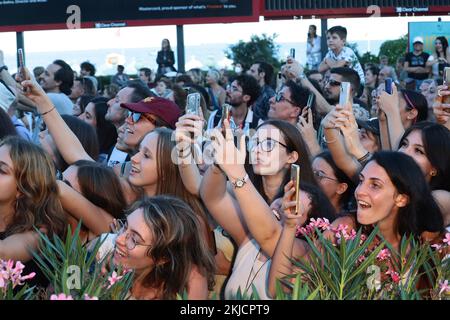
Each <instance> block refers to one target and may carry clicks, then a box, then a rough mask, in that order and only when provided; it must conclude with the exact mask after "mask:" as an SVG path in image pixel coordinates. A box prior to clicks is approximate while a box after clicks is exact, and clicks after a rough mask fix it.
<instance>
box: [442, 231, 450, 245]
mask: <svg viewBox="0 0 450 320" xmlns="http://www.w3.org/2000/svg"><path fill="white" fill-rule="evenodd" d="M442 242H444V243H446V244H447V245H448V246H450V232H447V233H446V234H445V238H444V240H442Z"/></svg>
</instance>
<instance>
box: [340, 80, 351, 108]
mask: <svg viewBox="0 0 450 320" xmlns="http://www.w3.org/2000/svg"><path fill="white" fill-rule="evenodd" d="M351 91H352V86H351V84H350V82H342V83H341V90H340V93H339V104H340V105H341V106H342V107H344V106H345V105H347V103H350V104H352V103H353V99H352V95H351Z"/></svg>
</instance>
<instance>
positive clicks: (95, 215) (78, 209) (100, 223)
mask: <svg viewBox="0 0 450 320" xmlns="http://www.w3.org/2000/svg"><path fill="white" fill-rule="evenodd" d="M57 183H58V189H59V197H60V201H61V204H62V206H63V208H64V210H65V211H66V212H67V213H68V214H70V215H71V216H73V217H74V218H76V219H77V220H82V222H83V225H85V226H86V227H87V228H88V229H89V230H90V231H91V232H92V233H94V234H95V235H100V234H102V233H107V232H111V227H110V226H111V223H112V222H113V220H114V218H113V216H112V215H111V214H110V213H108V212H106V211H105V210H103V209H101V208H99V207H97V206H96V205H94V204H92V203H91V202H90V201H89V200H87V199H86V198H85V197H83V195H82V194H80V193H78V192H77V191H75V190H74V189H72V188H71V187H69V186H68V185H67V184H66V183H64V182H63V181H57Z"/></svg>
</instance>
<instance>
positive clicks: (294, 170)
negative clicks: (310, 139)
mask: <svg viewBox="0 0 450 320" xmlns="http://www.w3.org/2000/svg"><path fill="white" fill-rule="evenodd" d="M291 180H292V181H293V182H294V187H295V195H294V199H295V214H298V209H299V208H298V206H299V203H298V199H299V195H300V192H299V189H300V166H299V165H297V164H292V165H291Z"/></svg>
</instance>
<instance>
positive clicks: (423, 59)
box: [405, 52, 430, 80]
mask: <svg viewBox="0 0 450 320" xmlns="http://www.w3.org/2000/svg"><path fill="white" fill-rule="evenodd" d="M429 56H430V55H429V54H428V53H426V52H422V53H421V54H420V55H418V56H416V55H415V54H414V53H413V52H409V53H407V54H406V56H405V61H406V62H408V63H409V66H410V67H422V68H425V64H426V63H427V60H428V57H429ZM408 77H409V78H412V79H416V80H424V79H427V78H428V73H414V72H408Z"/></svg>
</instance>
